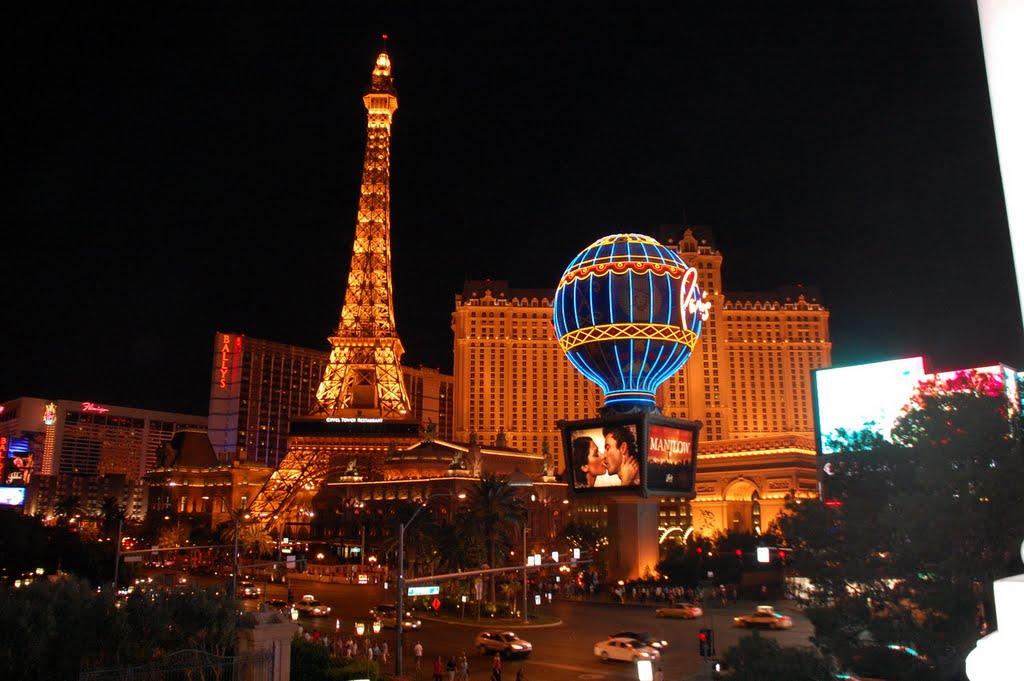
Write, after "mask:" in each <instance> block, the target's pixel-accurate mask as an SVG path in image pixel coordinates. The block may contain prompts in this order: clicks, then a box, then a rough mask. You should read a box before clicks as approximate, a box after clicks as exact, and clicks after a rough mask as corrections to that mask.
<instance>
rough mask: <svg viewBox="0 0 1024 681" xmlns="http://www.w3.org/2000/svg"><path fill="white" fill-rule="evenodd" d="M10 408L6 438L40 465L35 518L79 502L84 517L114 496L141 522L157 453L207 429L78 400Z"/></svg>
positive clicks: (201, 423) (0, 432) (32, 506)
mask: <svg viewBox="0 0 1024 681" xmlns="http://www.w3.org/2000/svg"><path fill="white" fill-rule="evenodd" d="M2 406H3V409H2V411H0V436H3V437H7V438H17V439H19V440H23V441H25V442H27V445H28V449H29V451H28V455H29V458H31V460H32V478H31V482H30V484H29V485H28V494H27V496H26V501H25V509H24V512H25V513H26V514H30V515H32V514H35V513H42V514H43V515H44V516H46V515H52V513H53V511H54V508H55V506H56V505H57V503H58V502H59V501H60V499H61V498H64V497H69V496H75V497H78V498H79V502H80V504H81V505H82V510H83V511H84V510H85V509H87V508H93V507H98V506H99V505H100V503H101V502H102V501H103V498H104V497H106V496H110V497H113V498H114V499H115V500H116V501H117V502H118V503H119V505H121V506H124V507H125V508H126V509H127V511H128V515H129V516H130V517H136V518H141V516H142V515H143V511H144V509H145V505H146V504H145V499H144V490H145V485H144V484H143V483H142V479H143V476H144V475H145V474H146V472H147V471H149V470H150V469H151V468H153V466H154V464H155V463H156V452H157V450H158V449H159V448H160V446H161V445H162V444H163V443H165V442H167V441H169V440H170V439H171V438H172V436H173V435H174V433H175V431H177V430H179V429H183V428H190V429H198V430H205V429H206V418H205V417H202V416H193V415H189V414H176V413H170V412H161V411H153V410H148V409H135V408H132V407H119V406H114V405H106V404H96V403H93V402H80V401H76V400H60V399H58V400H46V399H40V398H34V397H21V398H18V399H14V400H10V401H8V402H4V403H3V405H2Z"/></svg>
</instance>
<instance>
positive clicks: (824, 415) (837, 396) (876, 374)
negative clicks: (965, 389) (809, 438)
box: [812, 357, 925, 454]
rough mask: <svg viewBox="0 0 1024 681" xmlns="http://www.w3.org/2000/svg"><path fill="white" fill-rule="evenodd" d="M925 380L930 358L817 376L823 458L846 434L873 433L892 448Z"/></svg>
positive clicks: (821, 371)
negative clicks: (900, 423)
mask: <svg viewBox="0 0 1024 681" xmlns="http://www.w3.org/2000/svg"><path fill="white" fill-rule="evenodd" d="M924 377H925V373H924V358H922V357H910V358H906V359H895V360H890V361H887V362H875V363H873V364H858V365H855V366H849V367H840V368H835V369H816V370H815V371H814V372H813V385H812V389H813V398H814V411H815V420H814V423H815V429H816V430H817V443H818V453H819V454H834V453H835V452H836V451H837V450H836V448H835V447H834V446H833V445H831V444H830V442H831V441H832V440H835V439H836V437H837V436H838V435H839V434H840V433H841V432H845V433H857V432H861V431H863V430H870V431H872V432H874V433H877V434H879V435H881V436H882V438H883V439H884V440H886V441H887V442H892V439H891V437H890V433H891V432H892V427H893V425H894V423H895V421H896V417H898V416H899V415H900V411H901V410H902V409H903V407H904V405H906V404H907V402H908V401H909V399H910V396H911V395H912V394H913V392H914V389H915V388H916V387H917V386H918V384H919V383H920V382H921V380H922V379H923V378H924Z"/></svg>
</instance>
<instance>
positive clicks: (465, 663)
mask: <svg viewBox="0 0 1024 681" xmlns="http://www.w3.org/2000/svg"><path fill="white" fill-rule="evenodd" d="M459 681H469V658H468V657H466V651H465V650H463V651H462V652H461V653H459Z"/></svg>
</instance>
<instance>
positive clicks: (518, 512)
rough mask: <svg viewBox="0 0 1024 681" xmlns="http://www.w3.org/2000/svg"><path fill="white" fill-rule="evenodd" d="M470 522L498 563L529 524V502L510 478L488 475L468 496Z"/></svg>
mask: <svg viewBox="0 0 1024 681" xmlns="http://www.w3.org/2000/svg"><path fill="white" fill-rule="evenodd" d="M465 507H466V515H465V520H466V525H467V527H468V528H469V530H470V531H471V532H472V533H474V534H477V535H478V536H480V537H483V538H484V542H485V545H486V547H487V563H488V565H490V566H491V567H498V566H499V564H500V563H502V562H504V560H505V558H506V557H507V556H508V554H509V551H510V549H511V547H512V546H514V543H515V537H516V535H517V534H518V533H519V532H520V531H521V530H522V528H523V526H524V525H525V524H526V517H527V515H526V505H525V504H524V503H523V500H522V498H520V497H519V496H518V495H517V494H516V490H515V488H513V487H511V486H509V484H508V479H507V478H505V477H498V476H495V475H485V476H483V477H481V478H480V482H479V483H478V484H477V485H476V486H475V487H472V488H470V490H469V492H468V494H467V497H466V504H465ZM496 600H497V599H496V588H495V580H494V575H491V577H490V601H491V603H495V602H496Z"/></svg>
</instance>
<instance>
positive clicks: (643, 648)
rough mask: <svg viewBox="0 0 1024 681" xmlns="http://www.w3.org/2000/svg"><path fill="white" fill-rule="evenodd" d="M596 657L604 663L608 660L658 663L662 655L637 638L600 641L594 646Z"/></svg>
mask: <svg viewBox="0 0 1024 681" xmlns="http://www.w3.org/2000/svg"><path fill="white" fill-rule="evenodd" d="M594 655H596V656H598V657H599V658H601V660H602V661H603V662H607V661H608V660H622V661H623V662H638V661H640V660H650V661H651V662H657V661H658V660H659V659H661V653H659V652H658V651H657V649H655V648H652V647H650V646H648V645H644V644H643V643H642V642H641V641H638V640H636V639H635V638H606V639H604V640H602V641H598V642H597V643H595V644H594Z"/></svg>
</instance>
